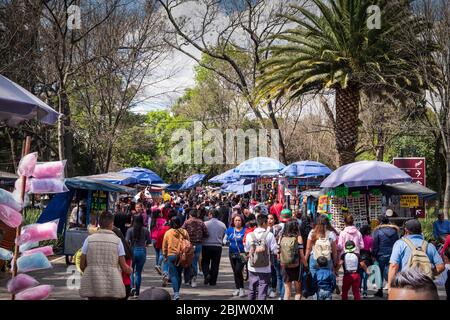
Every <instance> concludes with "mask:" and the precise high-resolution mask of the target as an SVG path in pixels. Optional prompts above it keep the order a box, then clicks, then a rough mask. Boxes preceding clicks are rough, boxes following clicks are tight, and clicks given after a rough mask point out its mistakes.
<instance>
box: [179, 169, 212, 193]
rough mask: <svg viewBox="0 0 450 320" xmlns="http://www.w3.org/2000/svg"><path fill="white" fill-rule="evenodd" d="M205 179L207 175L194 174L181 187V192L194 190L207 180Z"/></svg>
mask: <svg viewBox="0 0 450 320" xmlns="http://www.w3.org/2000/svg"><path fill="white" fill-rule="evenodd" d="M205 177H206V174H201V173H197V174H193V175H192V176H190V177H189V178H187V179H186V181H184V183H183V185H182V186H181V187H180V190H187V189H192V188H193V187H195V186H196V185H197V184H199V183H200V182H202V181H203V179H205Z"/></svg>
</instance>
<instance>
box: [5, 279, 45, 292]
mask: <svg viewBox="0 0 450 320" xmlns="http://www.w3.org/2000/svg"><path fill="white" fill-rule="evenodd" d="M38 284H39V281H37V280H36V279H35V278H33V277H31V276H29V275H27V274H18V275H17V276H16V277H14V278H12V279H11V280H9V281H8V284H7V285H6V288H7V289H8V292H9V293H12V294H17V293H19V292H20V291H23V290H26V289H29V288H33V287H36V286H37V285H38Z"/></svg>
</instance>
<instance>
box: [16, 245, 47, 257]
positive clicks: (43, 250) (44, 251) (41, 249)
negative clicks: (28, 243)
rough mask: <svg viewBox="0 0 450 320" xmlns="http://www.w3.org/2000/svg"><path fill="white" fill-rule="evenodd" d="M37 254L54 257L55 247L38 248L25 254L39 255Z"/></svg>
mask: <svg viewBox="0 0 450 320" xmlns="http://www.w3.org/2000/svg"><path fill="white" fill-rule="evenodd" d="M37 252H42V253H43V254H44V255H46V256H47V257H48V256H52V255H53V247H52V246H45V247H40V248H36V249H31V250H27V251H25V252H24V253H23V255H24V256H29V255H31V254H33V253H37Z"/></svg>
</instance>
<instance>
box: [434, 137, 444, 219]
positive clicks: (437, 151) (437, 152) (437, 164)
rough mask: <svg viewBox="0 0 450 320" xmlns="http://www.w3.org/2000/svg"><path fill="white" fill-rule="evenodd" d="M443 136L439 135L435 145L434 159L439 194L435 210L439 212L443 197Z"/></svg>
mask: <svg viewBox="0 0 450 320" xmlns="http://www.w3.org/2000/svg"><path fill="white" fill-rule="evenodd" d="M441 143H442V140H441V136H440V135H439V136H438V138H437V140H436V144H435V147H434V159H435V161H436V162H435V165H434V174H435V176H436V192H437V194H438V196H437V198H436V201H435V205H434V212H438V211H439V210H440V209H441V199H442V169H441V164H442V162H441V161H442V155H441V153H440V148H441Z"/></svg>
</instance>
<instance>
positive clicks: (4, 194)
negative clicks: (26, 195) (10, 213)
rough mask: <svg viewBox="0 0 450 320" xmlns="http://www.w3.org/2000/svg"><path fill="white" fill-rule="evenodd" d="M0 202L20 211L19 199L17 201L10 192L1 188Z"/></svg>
mask: <svg viewBox="0 0 450 320" xmlns="http://www.w3.org/2000/svg"><path fill="white" fill-rule="evenodd" d="M0 204H3V205H5V206H8V207H10V208H12V209H14V210H16V211H20V210H21V209H22V205H21V203H20V201H17V200H16V199H15V198H14V195H13V194H12V193H11V192H8V191H6V190H4V189H1V188H0Z"/></svg>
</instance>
